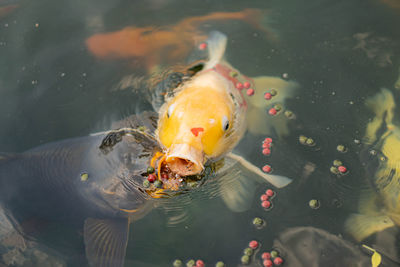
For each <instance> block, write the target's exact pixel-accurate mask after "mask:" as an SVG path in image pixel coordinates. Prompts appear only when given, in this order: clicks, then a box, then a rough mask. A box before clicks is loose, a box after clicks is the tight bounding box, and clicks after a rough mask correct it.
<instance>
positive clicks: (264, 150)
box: [262, 148, 271, 156]
mask: <svg viewBox="0 0 400 267" xmlns="http://www.w3.org/2000/svg"><path fill="white" fill-rule="evenodd" d="M262 153H263V155H266V156H269V155H271V149H269V148H264V149H263V151H262Z"/></svg>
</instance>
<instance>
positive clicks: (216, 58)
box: [204, 31, 228, 70]
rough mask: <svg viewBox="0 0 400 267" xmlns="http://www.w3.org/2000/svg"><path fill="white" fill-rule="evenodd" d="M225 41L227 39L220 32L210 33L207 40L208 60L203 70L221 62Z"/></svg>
mask: <svg viewBox="0 0 400 267" xmlns="http://www.w3.org/2000/svg"><path fill="white" fill-rule="evenodd" d="M227 41H228V38H227V37H226V35H225V34H223V33H221V32H218V31H212V32H211V33H210V35H209V37H208V40H207V45H208V54H209V60H208V62H207V63H206V65H205V66H204V69H205V70H208V69H212V68H214V67H215V65H217V64H218V63H219V62H221V60H222V58H223V57H224V54H225V49H226V43H227Z"/></svg>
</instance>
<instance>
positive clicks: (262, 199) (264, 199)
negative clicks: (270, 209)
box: [260, 194, 268, 201]
mask: <svg viewBox="0 0 400 267" xmlns="http://www.w3.org/2000/svg"><path fill="white" fill-rule="evenodd" d="M260 199H261V201H266V200H268V196H267V195H266V194H263V195H261V197H260Z"/></svg>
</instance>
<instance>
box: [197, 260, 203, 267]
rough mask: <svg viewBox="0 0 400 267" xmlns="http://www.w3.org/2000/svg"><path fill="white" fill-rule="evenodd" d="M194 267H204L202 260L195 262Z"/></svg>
mask: <svg viewBox="0 0 400 267" xmlns="http://www.w3.org/2000/svg"><path fill="white" fill-rule="evenodd" d="M196 267H204V261H202V260H197V261H196Z"/></svg>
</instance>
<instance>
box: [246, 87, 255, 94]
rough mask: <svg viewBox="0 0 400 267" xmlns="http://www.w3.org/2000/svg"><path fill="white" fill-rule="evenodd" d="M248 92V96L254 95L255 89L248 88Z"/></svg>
mask: <svg viewBox="0 0 400 267" xmlns="http://www.w3.org/2000/svg"><path fill="white" fill-rule="evenodd" d="M246 94H247V95H248V96H252V95H254V89H252V88H249V89H247V91H246Z"/></svg>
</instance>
